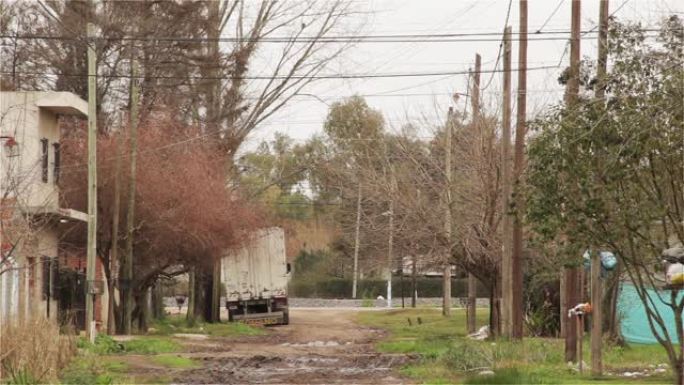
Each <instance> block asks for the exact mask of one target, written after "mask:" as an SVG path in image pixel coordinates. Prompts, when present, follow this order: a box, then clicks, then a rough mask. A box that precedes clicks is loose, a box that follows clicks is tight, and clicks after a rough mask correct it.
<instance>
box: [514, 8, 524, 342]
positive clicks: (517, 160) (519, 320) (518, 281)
mask: <svg viewBox="0 0 684 385" xmlns="http://www.w3.org/2000/svg"><path fill="white" fill-rule="evenodd" d="M518 38H519V41H520V42H519V48H518V95H517V96H518V98H517V100H518V111H517V115H516V124H515V157H514V164H513V169H514V172H513V175H514V178H515V182H514V185H513V194H514V196H515V202H514V204H515V212H514V214H515V216H514V218H513V247H512V258H511V280H512V287H513V290H512V291H511V292H512V295H513V301H512V303H511V307H512V314H511V326H512V327H511V338H515V339H520V338H522V336H523V301H522V296H523V271H522V262H523V248H524V245H523V223H522V216H523V212H524V210H525V200H524V198H523V189H522V187H523V186H522V183H523V181H522V176H523V169H524V168H525V135H526V134H527V121H526V119H527V118H526V117H527V0H520V32H519V36H518Z"/></svg>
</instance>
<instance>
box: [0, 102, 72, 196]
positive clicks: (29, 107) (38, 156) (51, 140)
mask: <svg viewBox="0 0 684 385" xmlns="http://www.w3.org/2000/svg"><path fill="white" fill-rule="evenodd" d="M41 97H45V93H43V92H3V93H2V97H0V117H1V119H0V132H1V133H2V135H11V136H13V137H14V138H15V140H16V142H17V143H18V146H17V147H18V148H17V149H16V150H15V152H16V153H15V154H14V155H15V156H11V157H10V156H8V155H9V154H8V151H9V148H7V147H6V146H5V148H3V151H4V152H5V154H3V155H5V156H4V157H3V158H2V164H3V173H2V178H3V182H4V183H3V184H2V186H3V191H4V192H7V191H8V190H9V192H10V193H13V194H16V198H17V199H18V200H19V203H20V204H21V205H23V206H27V207H46V208H57V207H58V206H57V205H58V199H59V191H58V189H57V186H56V184H55V177H54V172H53V171H54V162H55V153H54V146H53V145H54V144H55V143H59V138H60V133H59V127H58V125H57V115H56V114H54V113H52V112H50V111H48V110H46V109H44V108H39V107H38V106H36V104H35V103H36V101H37V100H39V99H41ZM41 139H47V143H48V146H47V153H48V168H47V170H48V173H47V174H48V175H47V176H48V178H47V182H44V181H43V179H42V143H41ZM9 167H11V168H12V169H11V172H9V171H10V170H8V168H9ZM8 174H10V175H8Z"/></svg>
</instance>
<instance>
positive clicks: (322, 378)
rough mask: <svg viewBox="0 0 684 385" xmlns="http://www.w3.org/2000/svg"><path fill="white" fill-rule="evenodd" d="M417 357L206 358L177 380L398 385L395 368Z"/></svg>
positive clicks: (254, 356)
mask: <svg viewBox="0 0 684 385" xmlns="http://www.w3.org/2000/svg"><path fill="white" fill-rule="evenodd" d="M416 359H417V357H415V356H410V355H403V354H375V353H373V354H336V355H330V354H326V355H316V354H307V355H301V356H285V357H283V356H277V355H270V356H269V355H253V356H248V357H216V358H211V357H205V358H204V362H203V363H204V368H202V369H194V370H186V371H184V372H182V373H179V375H178V376H177V377H176V378H175V379H174V382H177V383H224V384H244V383H248V384H351V383H356V384H381V383H386V384H389V383H391V384H397V383H403V381H402V379H401V378H399V377H397V376H395V375H394V369H397V368H399V367H401V366H404V365H406V364H408V363H410V362H414V361H415V360H416Z"/></svg>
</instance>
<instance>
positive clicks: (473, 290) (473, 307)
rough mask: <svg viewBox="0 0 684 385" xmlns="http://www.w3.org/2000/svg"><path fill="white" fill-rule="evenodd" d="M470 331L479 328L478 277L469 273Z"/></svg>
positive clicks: (473, 331) (468, 313)
mask: <svg viewBox="0 0 684 385" xmlns="http://www.w3.org/2000/svg"><path fill="white" fill-rule="evenodd" d="M467 315H468V333H475V330H476V329H477V278H475V276H474V275H472V274H471V273H468V311H467Z"/></svg>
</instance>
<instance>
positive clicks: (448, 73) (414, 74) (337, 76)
mask: <svg viewBox="0 0 684 385" xmlns="http://www.w3.org/2000/svg"><path fill="white" fill-rule="evenodd" d="M553 68H558V66H539V67H530V68H527V70H528V71H532V70H546V69H553ZM511 71H512V72H515V71H519V69H517V68H515V69H512V70H511ZM497 72H502V70H499V69H490V70H482V73H497ZM0 74H4V75H36V76H67V77H86V76H87V75H86V74H73V73H56V74H55V73H48V72H26V71H21V72H12V71H0ZM467 74H468V71H445V72H407V73H394V74H329V75H292V76H289V75H273V76H242V77H234V76H193V75H188V76H172V75H139V76H131V75H124V74H116V73H111V74H106V75H102V74H98V75H97V77H98V78H124V79H132V78H133V79H183V80H190V79H194V80H277V79H280V80H287V79H369V78H401V77H429V76H454V75H467Z"/></svg>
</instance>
